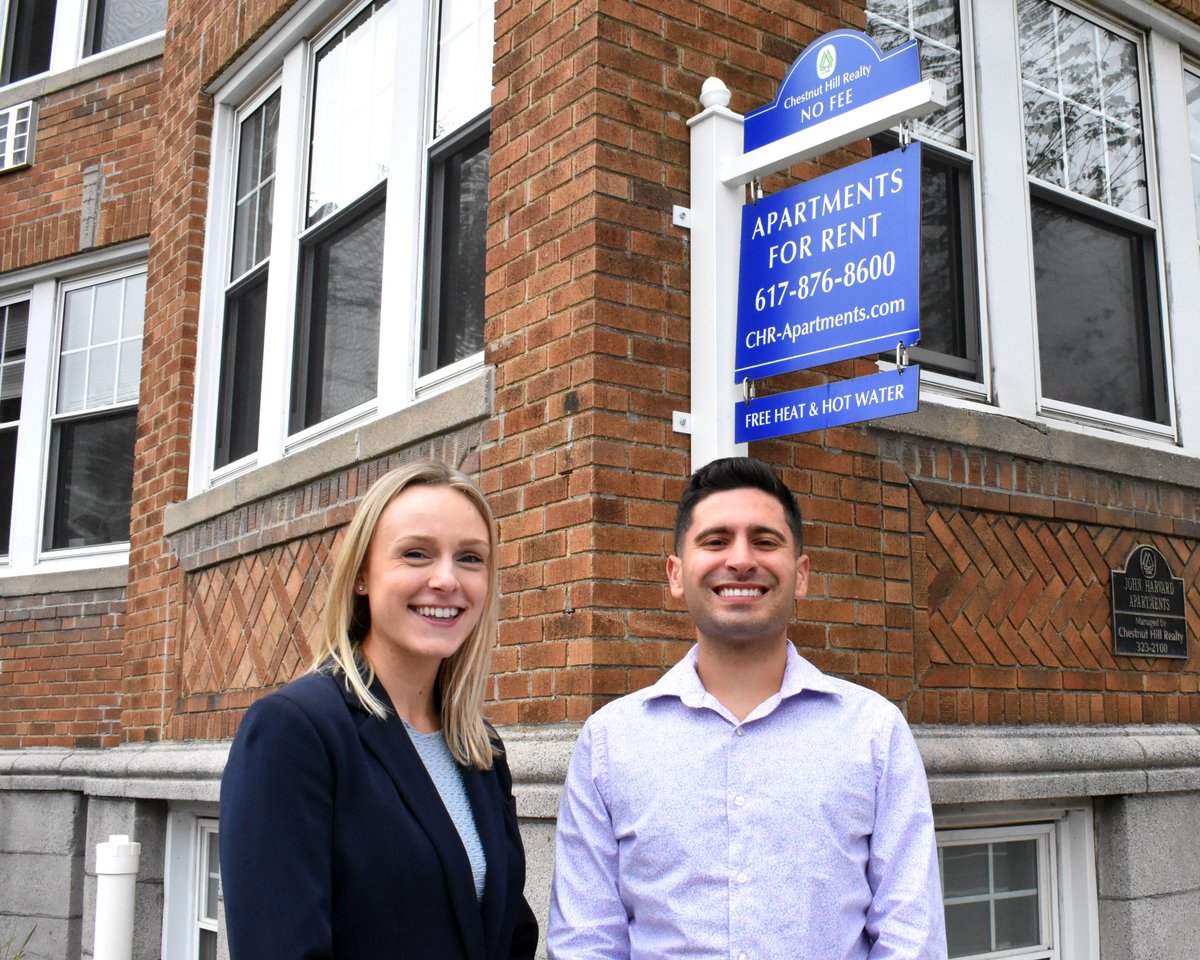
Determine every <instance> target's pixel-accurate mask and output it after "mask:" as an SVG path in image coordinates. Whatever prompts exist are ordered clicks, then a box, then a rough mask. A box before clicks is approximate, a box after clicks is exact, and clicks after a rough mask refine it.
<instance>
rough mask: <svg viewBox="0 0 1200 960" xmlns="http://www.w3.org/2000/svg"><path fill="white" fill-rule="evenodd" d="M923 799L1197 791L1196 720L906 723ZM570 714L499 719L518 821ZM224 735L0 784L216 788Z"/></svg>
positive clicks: (539, 792) (542, 790)
mask: <svg viewBox="0 0 1200 960" xmlns="http://www.w3.org/2000/svg"><path fill="white" fill-rule="evenodd" d="M913 733H914V735H915V736H916V739H917V745H918V747H919V748H920V750H921V756H922V758H923V759H924V761H925V768H926V770H927V772H928V774H929V788H930V792H931V794H932V795H933V802H934V803H935V804H964V803H984V802H995V801H1017V800H1050V799H1060V798H1074V797H1096V796H1116V795H1123V796H1136V795H1140V794H1154V793H1183V792H1197V791H1200V727H1189V726H1163V727H1151V726H1132V725H1131V726H1121V727H1048V726H1031V727H966V726H917V727H914V728H913ZM578 734H579V725H578V724H554V725H549V726H544V727H502V728H500V735H501V736H502V737H503V738H504V743H505V748H506V749H507V751H508V762H509V766H510V767H511V768H512V771H513V780H514V783H515V791H516V795H517V811H518V813H519V814H520V815H521V817H522V818H524V819H526V820H552V819H554V817H555V815H556V814H557V812H558V802H559V797H560V796H561V793H562V784H563V780H564V779H565V777H566V772H567V763H568V761H569V760H570V758H571V751H572V749H573V748H574V746H575V738H576V737H577V736H578ZM228 751H229V743H228V741H222V742H213V743H209V742H190V743H165V744H164V743H156V744H127V745H124V746H120V747H114V748H112V749H110V750H60V749H31V750H0V790H71V791H78V792H81V793H84V794H87V795H89V796H99V797H138V798H146V799H163V800H205V801H213V800H216V799H218V795H219V790H220V780H221V771H222V770H223V768H224V765H225V757H226V755H227V754H228Z"/></svg>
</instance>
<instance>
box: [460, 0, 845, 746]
mask: <svg viewBox="0 0 1200 960" xmlns="http://www.w3.org/2000/svg"><path fill="white" fill-rule="evenodd" d="M496 9H497V24H496V37H497V48H496V57H497V64H496V70H495V89H494V93H493V115H492V161H491V176H492V190H491V207H490V210H489V220H490V224H489V227H490V229H489V243H488V246H489V258H488V268H489V269H488V285H487V292H488V298H487V316H488V335H487V341H488V361H489V362H490V363H493V364H495V365H496V383H497V398H496V416H495V418H494V420H493V421H492V422H491V423H490V424H489V426H488V432H487V434H486V439H487V441H488V445H487V446H486V447H485V448H484V450H483V465H484V482H485V486H486V490H487V492H488V493H489V495H490V496H491V497H492V500H493V503H494V504H495V507H496V510H497V513H498V515H499V516H500V518H501V531H502V540H503V541H504V546H503V550H502V554H501V562H502V565H503V570H504V573H503V587H504V598H503V614H504V617H503V620H504V622H503V627H502V631H501V644H502V650H501V655H500V660H499V662H500V663H501V664H502V666H503V667H504V668H505V669H506V670H508V671H514V672H510V673H507V674H506V675H504V676H501V677H499V678H498V680H497V683H496V686H495V689H494V694H495V696H496V698H497V700H498V701H500V702H499V704H498V705H497V707H496V709H495V715H496V716H497V718H498V719H501V720H502V721H503V722H509V723H512V722H522V723H527V722H532V723H536V722H545V721H560V720H582V719H584V718H585V717H586V716H587V715H588V714H589V713H590V712H591V711H592V710H593V709H594V708H595V707H596V706H597V705H599V704H600V703H602V702H604V701H605V700H606V699H608V698H610V697H611V696H613V695H617V694H622V693H626V692H628V691H630V690H633V689H636V688H638V687H640V686H643V685H645V684H646V683H649V682H651V681H652V680H653V679H654V678H655V677H657V676H658V675H659V674H660V673H661V670H662V668H663V667H664V666H667V665H669V664H671V663H673V662H674V661H675V660H676V659H678V657H679V655H680V654H681V653H682V651H683V650H684V649H685V644H684V643H682V642H681V641H685V640H686V639H687V638H688V637H689V628H688V625H687V623H686V619H685V617H684V616H683V615H682V614H681V611H680V609H679V607H678V606H677V605H676V604H674V602H673V601H672V600H671V599H670V598H669V596H668V594H667V590H666V586H665V577H664V558H665V556H666V554H667V552H668V548H669V546H670V537H669V534H668V532H667V531H668V530H669V528H670V526H671V517H672V513H673V506H672V505H673V503H674V501H675V500H676V499H677V497H678V494H679V491H680V489H681V487H682V484H683V481H684V479H685V478H686V476H687V473H688V469H689V459H688V449H689V445H688V440H687V438H686V437H684V436H680V435H677V434H674V433H673V432H672V429H671V413H672V411H673V410H687V409H688V407H689V406H690V397H689V389H690V387H689V378H688V363H689V360H688V357H689V354H688V315H689V314H688V309H689V308H688V299H687V289H688V269H689V267H688V235H687V233H686V231H683V230H680V229H678V228H676V227H673V226H672V225H671V207H672V205H673V204H683V205H686V204H687V202H688V165H689V153H688V150H689V148H688V143H689V137H688V129H687V126H686V121H687V119H688V118H689V117H691V116H693V115H695V114H697V113H699V112H700V110H701V106H700V104H699V101H698V99H697V97H698V95H699V91H700V87H701V84H702V83H703V82H704V80H705V79H706V78H707V77H708V76H710V75H713V74H719V75H720V76H721V78H722V79H723V80H724V81H725V83H726V84H727V85H728V86H729V88H730V89H731V90H732V91H733V103H732V107H733V109H735V110H742V111H744V110H747V109H749V108H751V107H752V106H754V105H757V104H759V103H762V102H764V101H766V100H767V99H769V98H770V97H771V96H773V93H774V89H775V87H776V86H777V84H778V81H779V78H781V77H782V75H783V73H784V71H785V70H786V68H787V66H788V65H789V64H790V63H791V62H792V60H794V59H795V57H796V56H797V54H798V53H799V51H800V50H801V49H802V48H803V47H804V45H806V44H807V43H808V42H809V41H810V40H812V39H813V38H815V37H816V36H818V35H820V34H822V33H825V32H827V31H830V30H834V29H838V28H841V27H854V26H857V27H860V28H861V27H862V25H863V13H862V10H861V8H859V7H857V6H856V5H853V4H843V3H836V2H835V3H829V4H813V5H807V4H791V5H779V4H768V3H764V4H755V3H740V4H738V5H737V7H736V9H734V8H729V7H727V6H726V5H725V4H717V3H654V4H651V3H609V2H599V3H597V2H577V3H566V4H556V5H550V4H538V3H533V2H511V0H507V2H501V3H500V4H498V5H497V8H496ZM789 16H792V17H794V18H795V19H788V17H789Z"/></svg>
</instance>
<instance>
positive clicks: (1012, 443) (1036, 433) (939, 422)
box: [871, 401, 1200, 490]
mask: <svg viewBox="0 0 1200 960" xmlns="http://www.w3.org/2000/svg"><path fill="white" fill-rule="evenodd" d="M871 429H873V430H876V431H879V432H881V433H890V434H900V435H908V436H914V437H925V438H927V439H930V440H940V441H942V442H945V443H949V444H953V445H955V446H968V447H978V448H979V449H981V450H995V451H997V452H999V453H1007V454H1010V455H1011V456H1014V457H1021V458H1024V459H1027V460H1037V461H1042V462H1050V463H1062V464H1070V465H1071V466H1075V467H1085V468H1087V469H1091V470H1099V471H1102V472H1104V473H1115V474H1120V475H1123V476H1127V477H1133V478H1134V479H1137V480H1145V479H1147V478H1149V477H1152V478H1154V479H1155V480H1157V481H1161V482H1164V483H1170V484H1175V485H1177V486H1180V487H1183V488H1184V489H1187V490H1195V489H1197V488H1200V469H1198V462H1197V458H1196V457H1194V456H1188V455H1187V454H1184V453H1182V452H1179V451H1178V450H1177V449H1176V448H1172V447H1170V446H1169V445H1168V444H1167V443H1166V441H1152V440H1146V439H1143V438H1135V437H1128V438H1126V439H1115V438H1114V439H1111V440H1110V439H1108V438H1107V437H1097V436H1095V435H1093V434H1089V433H1082V432H1080V431H1077V430H1073V429H1071V428H1070V427H1068V426H1066V425H1065V424H1059V423H1057V422H1054V421H1049V420H1047V421H1041V420H1022V419H1019V418H1017V417H1011V416H1005V415H1004V414H1003V413H1001V412H999V411H994V410H990V409H988V408H986V407H972V408H971V409H964V408H962V407H954V406H950V405H948V404H939V403H937V402H936V401H931V402H929V403H927V404H924V405H923V406H922V407H921V409H920V410H918V411H917V412H916V413H907V414H904V415H903V416H898V417H888V418H885V419H883V420H878V421H876V422H875V423H874V424H873V425H872V427H871Z"/></svg>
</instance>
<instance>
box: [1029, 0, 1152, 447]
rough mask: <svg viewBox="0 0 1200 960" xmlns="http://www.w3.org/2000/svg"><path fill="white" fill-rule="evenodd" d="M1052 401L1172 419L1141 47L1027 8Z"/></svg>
mask: <svg viewBox="0 0 1200 960" xmlns="http://www.w3.org/2000/svg"><path fill="white" fill-rule="evenodd" d="M1018 16H1019V36H1020V47H1021V49H1020V54H1021V92H1022V100H1023V104H1024V118H1025V156H1026V165H1027V167H1028V171H1029V184H1030V206H1031V210H1032V225H1033V266H1034V276H1035V278H1036V289H1037V305H1038V306H1037V324H1038V353H1039V356H1040V360H1041V380H1042V396H1043V397H1045V398H1047V399H1049V400H1056V401H1065V402H1066V403H1070V404H1074V405H1077V406H1080V407H1087V408H1092V409H1095V410H1105V411H1108V412H1109V413H1114V414H1118V415H1120V416H1123V417H1128V418H1131V419H1136V420H1148V421H1153V422H1156V423H1166V422H1167V419H1168V414H1167V408H1166V404H1167V397H1166V388H1165V375H1164V366H1163V347H1162V327H1161V323H1160V319H1159V313H1158V286H1159V284H1158V269H1157V256H1156V248H1155V224H1154V222H1153V220H1152V219H1150V218H1151V216H1152V214H1151V206H1150V194H1149V185H1148V179H1147V176H1148V175H1147V162H1146V153H1145V133H1144V131H1143V124H1142V102H1141V84H1140V76H1141V73H1142V70H1141V65H1140V63H1141V56H1140V50H1139V46H1138V44H1137V43H1135V42H1134V40H1133V39H1131V38H1128V37H1125V36H1122V35H1121V34H1119V33H1117V32H1116V31H1115V30H1114V29H1108V28H1106V27H1103V26H1101V25H1100V24H1098V23H1096V22H1094V21H1092V20H1088V19H1085V18H1084V17H1082V16H1080V15H1077V14H1075V13H1073V12H1071V11H1069V10H1066V9H1064V8H1063V7H1060V6H1058V5H1057V4H1054V3H1051V2H1049V0H1020V2H1019V3H1018Z"/></svg>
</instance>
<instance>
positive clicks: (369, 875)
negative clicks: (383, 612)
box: [220, 674, 537, 960]
mask: <svg viewBox="0 0 1200 960" xmlns="http://www.w3.org/2000/svg"><path fill="white" fill-rule="evenodd" d="M373 692H375V693H376V695H377V696H379V698H380V700H382V701H383V702H384V703H385V704H389V703H390V701H388V699H387V695H386V693H384V691H383V689H382V687H381V686H380V685H379V684H378V683H376V685H375V687H374V691H373ZM460 769H461V770H462V774H463V783H464V784H465V786H466V790H467V796H468V797H469V798H470V801H471V810H472V812H473V813H474V815H475V825H476V827H477V828H478V830H479V838H480V840H481V841H482V843H483V849H484V853H485V855H486V857H487V882H486V885H485V888H484V893H483V900H482V902H480V901H479V900H477V899H476V896H475V884H474V880H473V878H472V875H471V865H470V862H469V861H468V859H467V853H466V850H465V849H464V848H463V845H462V841H461V840H460V839H459V836H458V831H457V830H456V829H455V827H454V822H453V821H452V820H451V819H450V814H449V813H447V812H446V808H445V806H444V805H443V803H442V800H441V797H440V796H439V795H438V792H437V788H436V787H435V786H434V785H433V781H432V780H431V779H430V777H429V774H428V773H427V772H426V770H425V766H424V764H423V763H422V762H421V758H420V756H419V755H418V754H417V751H416V748H414V747H413V745H412V742H411V741H410V740H409V738H408V734H407V733H405V731H404V728H403V726H402V725H401V723H400V720H399V719H398V718H397V717H396V716H395V715H394V714H389V716H388V718H387V719H386V720H381V719H379V718H378V717H375V716H374V715H372V714H370V713H368V712H367V711H366V710H364V709H363V707H362V705H361V704H360V703H359V702H358V700H357V698H356V697H355V696H354V694H353V693H351V692H349V691H347V690H346V689H345V686H344V684H343V682H342V680H341V678H334V677H333V676H330V675H327V674H309V675H307V676H304V677H301V678H300V679H299V680H296V681H294V682H293V683H290V684H288V685H287V686H286V687H284V688H283V689H281V690H278V691H276V692H275V693H273V694H271V695H269V696H267V697H264V698H263V699H262V700H259V701H258V702H257V703H255V704H254V705H253V706H252V707H251V708H250V709H249V710H248V711H247V712H246V716H245V717H244V718H243V720H242V723H241V727H240V728H239V730H238V734H237V738H236V739H235V740H234V742H233V748H232V749H231V750H230V753H229V760H228V762H227V763H226V766H225V774H224V777H223V779H222V781H221V831H220V845H221V882H222V885H223V887H224V892H225V923H226V929H227V931H228V936H229V954H230V957H231V958H232V960H402V958H419V960H459V958H461V960H510V958H513V960H515V958H528V957H532V956H533V954H534V950H535V948H536V947H537V922H536V920H534V917H533V912H532V911H531V910H530V909H529V905H528V903H526V901H525V896H524V887H525V854H524V849H523V848H522V846H521V838H520V835H519V833H518V832H517V816H516V808H515V805H514V803H513V798H512V778H511V775H510V773H509V770H508V765H507V763H506V762H505V759H504V756H503V755H498V756H497V757H496V760H495V763H494V765H493V768H492V769H491V770H487V771H484V770H477V769H475V768H473V767H467V768H464V767H460Z"/></svg>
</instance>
